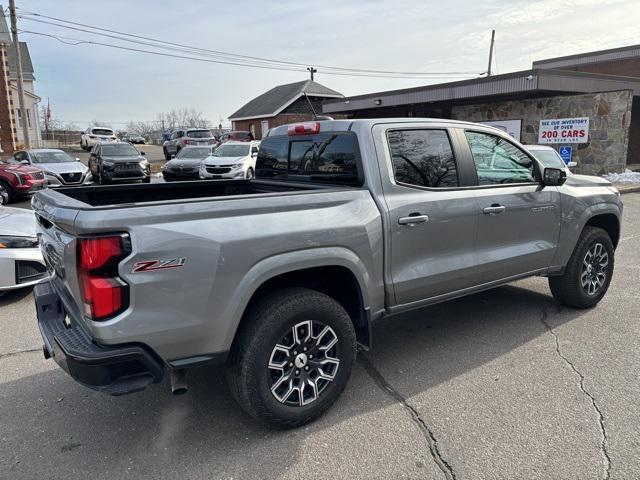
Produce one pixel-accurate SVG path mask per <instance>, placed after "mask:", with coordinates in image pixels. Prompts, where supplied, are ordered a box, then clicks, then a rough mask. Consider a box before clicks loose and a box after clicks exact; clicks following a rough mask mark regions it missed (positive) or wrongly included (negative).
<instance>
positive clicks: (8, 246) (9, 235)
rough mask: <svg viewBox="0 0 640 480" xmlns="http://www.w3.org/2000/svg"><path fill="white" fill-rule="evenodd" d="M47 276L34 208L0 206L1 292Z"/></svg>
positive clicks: (38, 280)
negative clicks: (39, 243) (39, 245)
mask: <svg viewBox="0 0 640 480" xmlns="http://www.w3.org/2000/svg"><path fill="white" fill-rule="evenodd" d="M1 203H2V195H0V204H1ZM47 276H48V273H47V269H46V267H45V264H44V260H43V259H42V253H40V249H39V248H38V239H37V238H36V218H35V215H34V214H33V212H32V211H31V210H25V209H23V208H9V207H3V206H0V292H4V291H7V290H13V289H16V288H22V287H28V286H31V285H35V284H36V283H38V282H40V281H41V280H42V279H44V278H46V277H47Z"/></svg>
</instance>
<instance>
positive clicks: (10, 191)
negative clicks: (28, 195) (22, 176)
mask: <svg viewBox="0 0 640 480" xmlns="http://www.w3.org/2000/svg"><path fill="white" fill-rule="evenodd" d="M0 185H2V186H3V187H4V190H5V191H6V192H7V203H11V201H12V200H13V198H14V192H13V188H11V185H9V184H8V183H7V182H4V181H2V180H0Z"/></svg>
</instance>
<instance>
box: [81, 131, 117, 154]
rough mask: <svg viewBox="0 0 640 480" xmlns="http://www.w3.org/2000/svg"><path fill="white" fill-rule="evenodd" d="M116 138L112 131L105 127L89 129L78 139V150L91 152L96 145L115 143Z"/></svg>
mask: <svg viewBox="0 0 640 480" xmlns="http://www.w3.org/2000/svg"><path fill="white" fill-rule="evenodd" d="M117 141H118V137H116V134H115V133H113V130H111V129H110V128H106V127H89V128H87V129H86V130H85V131H84V132H83V133H82V136H81V137H80V148H82V149H83V150H91V149H92V148H93V146H94V145H96V144H97V143H110V142H117Z"/></svg>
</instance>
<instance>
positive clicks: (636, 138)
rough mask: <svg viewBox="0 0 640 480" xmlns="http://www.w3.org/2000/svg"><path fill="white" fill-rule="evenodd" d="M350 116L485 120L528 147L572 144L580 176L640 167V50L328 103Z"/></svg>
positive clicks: (326, 108) (330, 109)
mask: <svg viewBox="0 0 640 480" xmlns="http://www.w3.org/2000/svg"><path fill="white" fill-rule="evenodd" d="M323 112H324V113H325V114H327V115H336V114H343V115H347V116H348V117H350V118H375V117H435V118H451V119H456V120H467V121H473V122H485V123H489V124H492V125H494V126H497V127H498V128H503V129H504V130H506V131H508V132H509V133H510V134H512V135H513V136H514V137H515V138H516V139H518V140H520V141H521V142H522V143H524V144H537V143H541V141H543V142H544V143H549V145H550V146H552V147H554V148H556V149H560V147H563V146H571V148H572V150H571V151H572V160H574V161H576V162H577V163H578V166H577V169H576V171H577V172H578V173H587V174H604V173H609V172H620V171H623V170H624V169H625V168H628V167H632V168H637V167H640V45H634V46H629V47H623V48H615V49H610V50H602V51H597V52H589V53H584V54H580V55H571V56H567V57H559V58H552V59H547V60H540V61H536V62H533V65H532V68H531V69H530V70H525V71H520V72H513V73H507V74H503V75H494V76H491V77H482V78H477V79H473V80H463V81H458V82H450V83H444V84H435V85H427V86H423V87H416V88H408V89H402V90H392V91H385V92H378V93H372V94H367V95H358V96H354V97H348V98H344V99H341V100H329V101H326V102H325V103H324V104H323ZM585 118H586V119H588V129H587V132H588V135H586V136H585V137H584V138H582V139H579V141H572V142H568V141H567V140H566V139H564V138H562V137H560V136H558V137H557V138H553V139H551V140H549V139H547V140H544V139H541V135H542V133H543V132H542V131H541V129H542V128H543V127H542V126H543V124H545V123H546V124H549V122H563V121H569V120H571V119H583V120H584V119H585Z"/></svg>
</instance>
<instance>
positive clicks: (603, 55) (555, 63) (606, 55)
mask: <svg viewBox="0 0 640 480" xmlns="http://www.w3.org/2000/svg"><path fill="white" fill-rule="evenodd" d="M636 58H640V45H630V46H627V47H620V48H610V49H608V50H598V51H596V52H587V53H579V54H577V55H567V56H564V57H555V58H547V59H545V60H536V61H535V62H533V65H532V66H533V68H567V67H577V66H580V65H588V64H591V63H600V62H611V61H619V60H631V59H636Z"/></svg>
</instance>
